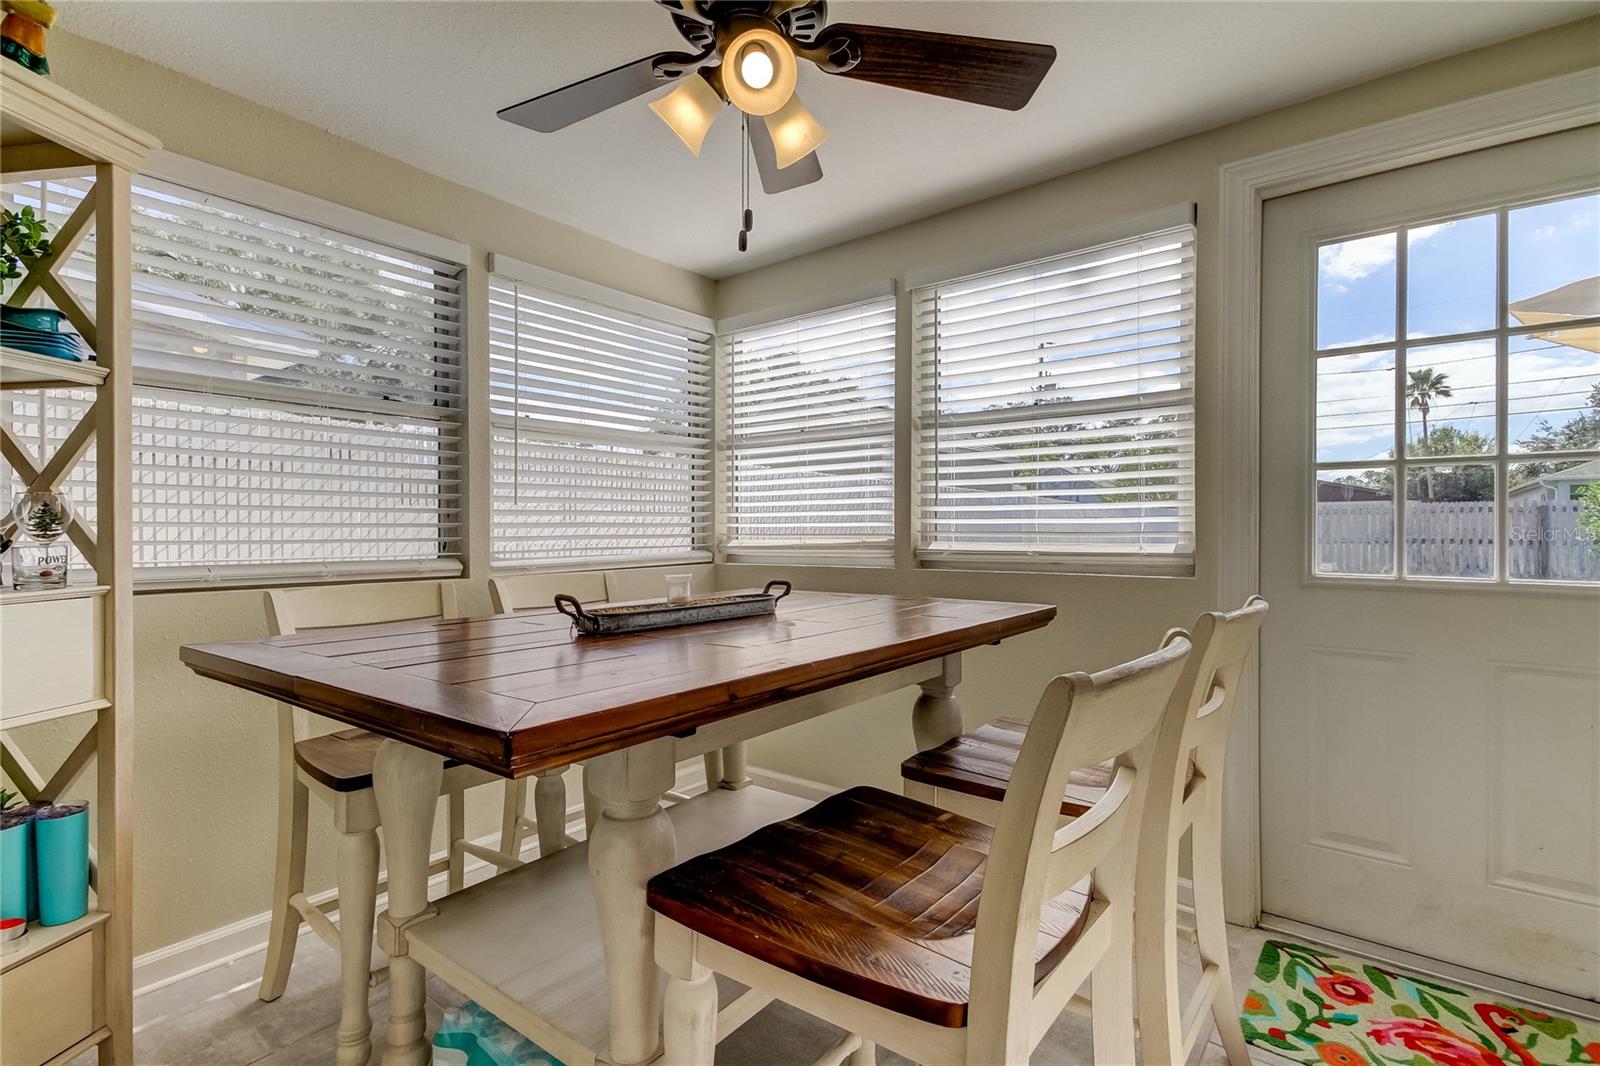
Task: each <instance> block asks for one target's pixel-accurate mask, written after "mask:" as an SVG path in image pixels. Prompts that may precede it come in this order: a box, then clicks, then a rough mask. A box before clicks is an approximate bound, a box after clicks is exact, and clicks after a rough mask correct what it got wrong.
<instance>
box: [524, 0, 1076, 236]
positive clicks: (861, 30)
mask: <svg viewBox="0 0 1600 1066" xmlns="http://www.w3.org/2000/svg"><path fill="white" fill-rule="evenodd" d="M656 3H658V4H660V5H661V6H662V7H665V8H667V9H668V10H669V11H670V12H671V13H672V24H673V25H674V26H675V27H677V30H678V32H679V33H680V34H682V35H683V38H684V40H685V41H687V42H688V43H689V45H690V46H691V47H692V48H694V51H693V52H659V53H657V54H655V55H652V56H645V57H644V58H643V59H636V60H634V61H633V62H631V63H624V64H623V65H622V66H620V67H615V68H613V69H611V70H608V71H605V72H604V73H602V74H596V75H594V76H593V77H589V78H585V79H584V80H582V81H579V82H574V83H573V84H571V85H567V86H564V87H562V88H560V89H554V90H552V91H550V92H547V93H542V94H540V95H539V96H535V97H533V98H532V99H529V100H524V101H523V102H522V103H520V104H513V105H512V106H511V107H507V108H505V109H503V110H501V111H500V112H499V115H500V117H501V118H503V119H505V120H507V121H508V122H515V123H516V124H518V125H519V126H526V127H528V128H529V129H533V130H538V131H539V132H541V133H553V132H554V131H556V130H559V129H562V128H564V127H566V126H570V125H572V124H573V123H574V122H577V121H579V120H581V119H585V118H588V117H590V116H591V115H597V114H599V113H600V112H602V111H605V110H606V109H608V108H611V107H615V106H616V105H618V104H621V103H625V102H627V101H628V100H632V99H634V98H635V97H638V96H643V95H644V94H645V93H648V92H650V91H651V90H652V89H660V88H665V87H666V86H668V85H674V84H675V85H677V88H676V89H674V90H673V91H672V92H671V93H668V94H667V95H665V96H663V97H661V99H659V100H655V101H653V102H652V103H651V104H650V108H651V110H653V111H654V112H655V113H656V114H657V115H659V116H660V117H661V119H662V121H664V122H666V124H667V125H668V126H670V127H671V128H672V130H673V132H674V133H676V134H677V135H678V137H679V138H681V139H682V141H683V143H684V144H685V145H687V146H688V148H689V150H690V151H691V152H693V153H694V154H695V155H697V156H698V155H699V154H700V146H701V144H702V143H703V142H704V141H705V136H706V132H707V131H708V130H710V128H711V123H712V122H713V121H714V120H715V119H716V117H717V115H718V113H720V111H721V110H722V106H723V104H725V103H731V104H733V105H734V106H735V107H737V108H738V109H739V110H740V111H742V112H744V113H745V115H747V116H749V117H750V118H751V119H753V118H760V119H762V121H759V122H757V121H749V120H747V122H746V125H747V128H748V130H749V139H750V151H751V155H752V156H753V157H754V159H755V162H756V169H757V171H758V172H759V173H760V175H761V186H762V188H764V189H765V190H766V191H767V192H768V193H779V192H784V191H786V190H788V189H795V188H799V187H800V186H802V185H809V184H810V183H812V182H814V181H816V180H818V179H819V178H821V177H822V165H821V164H820V163H819V162H818V161H817V155H816V148H817V146H818V145H820V144H821V143H822V142H823V141H824V140H826V139H827V136H828V131H827V130H826V129H824V128H823V126H822V124H821V123H819V122H817V120H816V119H815V118H813V117H812V115H811V112H810V111H808V110H806V107H805V105H804V104H802V103H801V102H800V97H799V96H798V95H797V94H796V93H795V85H796V82H797V79H798V71H797V67H798V62H797V61H798V60H800V59H804V60H807V61H809V62H811V63H812V64H814V65H815V66H816V67H817V69H818V70H820V71H822V72H823V73H824V74H828V75H832V76H834V77H841V78H853V79H855V80H857V81H871V82H877V83H878V84H880V85H889V86H893V87H894V88H897V89H909V90H911V91H912V92H920V93H931V94H933V95H935V96H944V97H948V98H950V99H952V100H964V101H967V102H968V103H974V104H983V105H985V106H988V107H998V108H1004V109H1006V110H1008V111H1019V110H1021V109H1022V108H1023V107H1025V106H1027V103H1028V101H1029V100H1031V99H1032V98H1033V93H1034V90H1035V89H1037V88H1038V87H1039V83H1040V82H1041V81H1042V80H1043V79H1044V76H1045V74H1046V72H1048V71H1049V69H1050V65H1051V64H1052V63H1054V62H1055V58H1056V50H1055V48H1053V47H1052V46H1050V45H1047V44H1027V43H1024V42H1021V41H1002V40H995V39H992V38H987V37H965V36H961V35H959V34H951V33H928V32H925V31H923V30H904V29H895V28H893V27H888V26H861V25H856V24H854V23H837V24H834V25H828V24H827V20H828V5H827V0H656ZM748 228H749V225H748V212H747V218H746V229H748ZM742 244H743V242H742V240H741V246H742Z"/></svg>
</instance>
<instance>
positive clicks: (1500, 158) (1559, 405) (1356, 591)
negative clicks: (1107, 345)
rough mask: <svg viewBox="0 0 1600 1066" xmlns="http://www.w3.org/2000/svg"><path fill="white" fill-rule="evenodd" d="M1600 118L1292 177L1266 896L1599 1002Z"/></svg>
mask: <svg viewBox="0 0 1600 1066" xmlns="http://www.w3.org/2000/svg"><path fill="white" fill-rule="evenodd" d="M1597 190H1600V127H1587V128H1585V129H1581V130H1574V131H1570V132H1567V133H1562V134H1557V135H1552V136H1547V137H1541V138H1538V139H1535V140H1530V141H1524V142H1520V143H1517V144H1513V145H1508V146H1505V147H1501V148H1495V149H1490V150H1485V151H1481V152H1474V153H1471V154H1469V155H1463V156H1457V157H1453V158H1451V159H1447V160H1442V161H1439V162H1435V163H1429V164H1425V165H1422V166H1416V167H1410V168H1407V169H1405V170H1400V171H1395V172H1392V173H1389V174H1383V175H1378V176H1375V177H1371V178H1365V179H1361V180H1359V181H1353V182H1347V183H1344V184H1341V185H1336V186H1330V187H1328V188H1326V189H1319V190H1316V191H1313V192H1308V193H1302V194H1299V195H1296V196H1291V197H1286V198H1283V199H1281V200H1274V201H1272V202H1270V203H1268V204H1267V205H1266V214H1265V221H1264V247H1263V256H1264V258H1263V263H1264V271H1263V277H1264V281H1263V291H1262V393H1261V394H1262V442H1261V443H1262V464H1261V470H1262V475H1261V478H1262V484H1261V489H1262V515H1261V523H1262V558H1261V569H1262V586H1263V587H1262V592H1263V593H1264V594H1265V595H1266V596H1267V598H1268V599H1269V600H1270V601H1271V603H1272V614H1271V617H1270V618H1269V619H1268V622H1267V625H1266V626H1265V628H1264V630H1263V633H1262V660H1261V661H1262V693H1261V764H1262V797H1261V800H1262V829H1261V835H1262V863H1263V875H1262V895H1263V906H1264V909H1265V910H1266V911H1268V912H1269V913H1272V914H1278V915H1282V916H1284V917H1288V918H1293V919H1297V920H1299V921H1303V922H1307V923H1311V924H1314V925H1318V926H1321V927H1324V928H1327V929H1332V930H1336V931H1339V932H1343V933H1347V934H1351V935H1354V936H1359V937H1363V938H1366V939H1369V940H1373V941H1377V942H1380V943H1384V944H1388V945H1392V946H1395V947H1399V948H1403V949H1406V950H1409V951H1413V952H1417V953H1419V954H1423V955H1428V956H1432V957H1434V958H1438V959H1443V960H1447V961H1450V962H1455V963H1458V964H1460V965H1464V966H1470V967H1474V968H1477V969H1479V970H1484V971H1488V972H1490V973H1494V974H1498V975H1502V976H1505V977H1510V978H1514V979H1518V980H1522V981H1527V982H1530V983H1533V984H1537V985H1541V986H1544V987H1547V988H1552V989H1557V990H1560V991H1563V992H1567V993H1571V994H1575V995H1580V996H1587V997H1590V998H1600V192H1597Z"/></svg>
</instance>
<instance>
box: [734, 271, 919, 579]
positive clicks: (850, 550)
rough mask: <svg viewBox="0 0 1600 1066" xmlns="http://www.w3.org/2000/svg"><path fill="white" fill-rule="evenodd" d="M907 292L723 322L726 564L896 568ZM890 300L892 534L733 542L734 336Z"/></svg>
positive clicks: (829, 297)
mask: <svg viewBox="0 0 1600 1066" xmlns="http://www.w3.org/2000/svg"><path fill="white" fill-rule="evenodd" d="M900 296H901V292H900V291H899V290H897V288H896V286H895V285H894V284H893V283H892V282H889V281H879V282H873V283H870V284H867V285H861V286H857V287H855V288H852V289H847V290H843V291H837V292H832V293H829V294H826V295H823V296H819V297H814V298H811V299H806V300H801V301H794V302H790V303H788V304H783V305H779V306H777V307H769V308H764V309H761V310H758V311H753V312H749V313H747V314H741V315H735V316H731V317H729V318H724V319H719V320H718V321H717V347H716V360H715V365H716V375H715V376H716V398H717V402H716V434H715V442H716V491H715V497H716V505H717V506H716V555H717V561H718V562H720V563H731V564H739V563H749V564H790V565H800V566H842V567H868V568H873V569H885V568H890V567H893V566H894V565H895V560H896V557H897V550H898V537H899V534H900V532H901V531H902V526H901V524H900V522H899V521H897V519H898V517H899V506H898V504H899V498H900V491H901V486H900V480H901V479H900V478H899V476H898V474H899V472H900V469H901V463H900V452H901V441H900V432H899V423H900V409H901V404H902V403H903V402H904V397H903V396H902V392H903V389H902V388H901V373H900V367H901V359H900V356H901V343H900V321H901V315H902V302H901V299H900ZM885 300H887V301H888V302H889V312H890V317H891V321H892V326H891V330H892V339H891V341H890V356H889V367H890V373H891V379H892V380H891V388H892V390H893V400H892V403H891V410H890V417H889V419H888V422H887V425H886V430H887V436H888V439H889V494H888V499H889V510H890V514H889V529H890V532H889V535H888V538H887V540H886V541H885V542H883V543H872V542H871V541H869V540H863V541H861V542H860V543H857V544H846V545H837V546H828V545H803V544H793V545H774V546H761V545H750V544H745V545H738V544H733V543H731V542H730V541H731V530H732V526H733V521H734V512H733V499H734V484H733V475H732V468H733V464H734V454H735V451H736V442H735V438H734V431H733V407H734V405H733V386H734V374H733V351H732V347H731V344H730V339H731V338H732V336H733V334H736V333H740V332H743V331H747V330H752V329H763V328H771V327H779V326H783V325H785V324H787V323H790V322H795V321H798V320H800V319H804V318H809V317H812V316H815V315H825V314H829V313H834V312H848V311H852V310H855V309H857V308H862V307H865V306H867V305H869V304H874V303H879V302H881V301H885Z"/></svg>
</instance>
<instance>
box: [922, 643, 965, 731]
mask: <svg viewBox="0 0 1600 1066" xmlns="http://www.w3.org/2000/svg"><path fill="white" fill-rule="evenodd" d="M942 667H943V668H942V669H941V670H940V672H939V676H938V677H936V678H933V679H931V680H928V681H924V682H923V683H922V685H921V688H922V694H921V695H920V696H918V697H917V702H916V703H915V704H913V705H912V708H911V731H912V733H913V734H914V735H915V737H916V741H917V750H918V751H927V750H928V749H929V748H937V747H938V746H939V745H940V744H943V743H944V742H945V741H947V740H954V739H955V738H956V737H959V736H960V735H961V732H962V730H963V729H964V728H965V726H964V724H963V722H962V720H961V704H959V703H957V702H956V696H955V691H956V686H957V685H959V684H961V656H960V655H959V654H956V655H946V656H945V657H944V659H943V662H942Z"/></svg>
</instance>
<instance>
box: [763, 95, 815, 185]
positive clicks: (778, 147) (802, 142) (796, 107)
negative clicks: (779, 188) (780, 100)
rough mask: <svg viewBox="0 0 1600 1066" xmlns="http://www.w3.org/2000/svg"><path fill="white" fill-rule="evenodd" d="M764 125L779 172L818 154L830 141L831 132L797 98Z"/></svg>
mask: <svg viewBox="0 0 1600 1066" xmlns="http://www.w3.org/2000/svg"><path fill="white" fill-rule="evenodd" d="M763 121H765V122H766V124H767V132H768V133H770V134H771V135H772V148H773V150H774V152H775V153H776V154H777V157H778V169H779V170H782V169H783V168H784V167H786V166H789V165H790V164H792V163H798V162H799V161H800V160H802V159H804V158H805V157H806V156H808V155H810V154H811V153H812V152H814V151H816V150H817V147H818V146H819V145H821V144H822V142H823V141H825V140H827V139H828V131H827V129H826V128H825V127H824V126H823V125H822V123H820V122H818V121H817V120H816V119H815V118H814V117H812V114H811V112H810V111H808V110H806V105H805V104H802V103H801V102H800V97H799V96H798V95H795V96H791V97H789V102H788V103H786V104H784V105H783V106H782V107H781V108H779V109H778V110H777V111H775V112H773V113H772V114H770V115H768V116H767V117H766V118H765V119H764V120H763Z"/></svg>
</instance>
